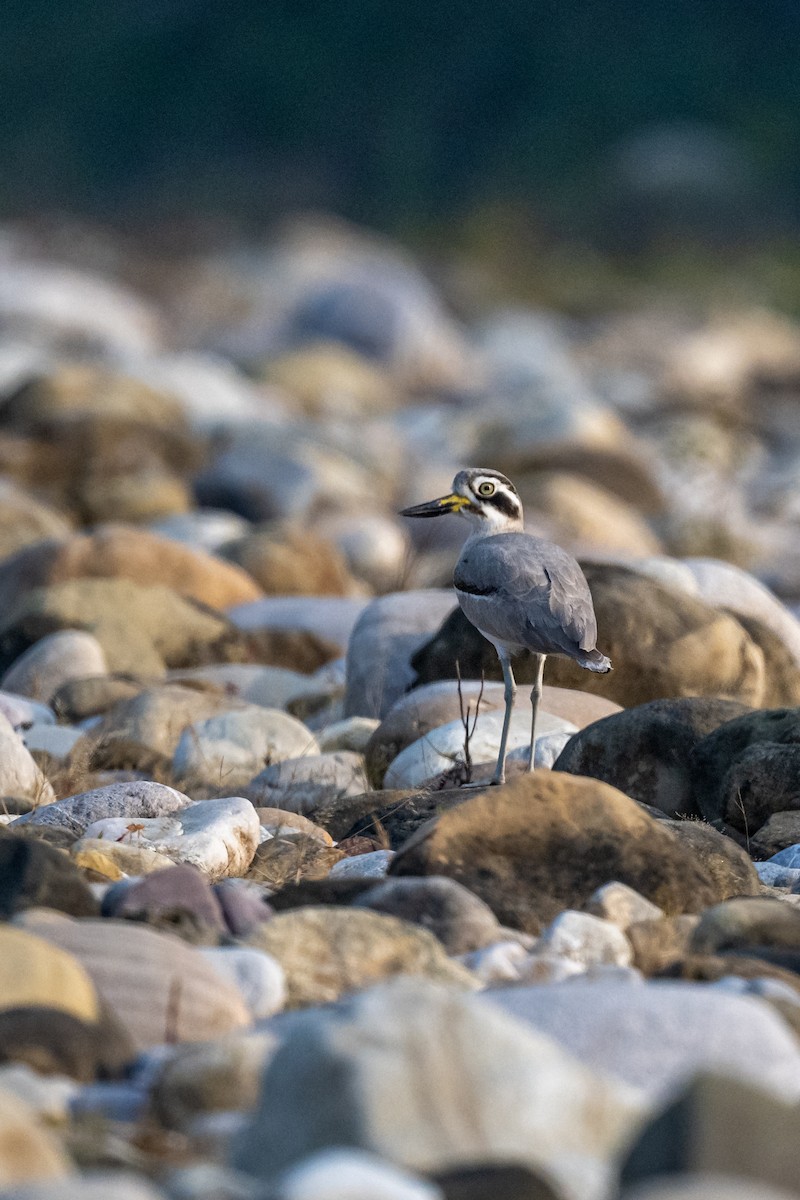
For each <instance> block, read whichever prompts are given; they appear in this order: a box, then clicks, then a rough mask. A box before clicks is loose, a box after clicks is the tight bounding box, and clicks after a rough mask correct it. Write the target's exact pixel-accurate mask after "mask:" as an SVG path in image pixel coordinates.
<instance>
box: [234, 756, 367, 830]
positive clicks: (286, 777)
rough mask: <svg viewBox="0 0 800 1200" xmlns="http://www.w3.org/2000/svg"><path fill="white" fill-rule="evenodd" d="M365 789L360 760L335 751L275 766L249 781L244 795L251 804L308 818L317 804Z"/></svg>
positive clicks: (365, 782) (361, 761)
mask: <svg viewBox="0 0 800 1200" xmlns="http://www.w3.org/2000/svg"><path fill="white" fill-rule="evenodd" d="M368 790H369V783H368V781H367V776H366V773H365V770H364V759H363V757H362V756H361V755H360V754H353V753H352V752H351V751H349V750H337V751H336V752H335V753H333V754H315V755H309V756H308V757H307V758H289V759H286V760H285V761H284V762H280V763H275V764H274V766H271V767H267V768H266V770H264V771H261V772H260V774H258V775H256V776H255V778H254V779H252V780H251V781H250V783H249V785H248V787H247V794H248V795H249V796H250V797H251V799H253V802H254V803H255V804H258V805H264V806H267V807H273V808H285V809H287V811H288V812H294V813H301V814H302V815H303V816H308V815H309V814H311V813H313V812H314V811H315V810H316V809H317V808H318V807H319V805H320V804H324V803H327V802H329V801H332V800H338V799H341V797H343V796H358V795H360V794H361V792H366V791H368Z"/></svg>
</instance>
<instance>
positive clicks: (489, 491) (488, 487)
mask: <svg viewBox="0 0 800 1200" xmlns="http://www.w3.org/2000/svg"><path fill="white" fill-rule="evenodd" d="M478 495H480V496H492V495H494V484H493V483H482V484H481V485H480V487H479V488H478Z"/></svg>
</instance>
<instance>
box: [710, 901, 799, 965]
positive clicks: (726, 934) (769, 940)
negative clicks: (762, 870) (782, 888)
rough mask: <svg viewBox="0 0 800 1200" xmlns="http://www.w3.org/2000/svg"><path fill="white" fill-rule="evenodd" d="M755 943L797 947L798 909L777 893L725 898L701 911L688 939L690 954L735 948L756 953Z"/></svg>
mask: <svg viewBox="0 0 800 1200" xmlns="http://www.w3.org/2000/svg"><path fill="white" fill-rule="evenodd" d="M758 947H762V948H766V947H770V948H774V949H778V950H791V951H797V950H800V910H799V909H797V908H795V907H794V906H793V905H791V904H787V903H786V901H785V900H781V899H778V898H777V897H776V898H775V899H774V900H773V899H771V898H768V897H766V896H748V897H746V898H743V899H736V900H726V901H725V902H724V903H722V904H715V905H714V906H713V907H712V908H709V909H707V910H706V912H704V913H703V915H702V917H701V919H700V922H699V924H698V926H697V929H696V930H695V931H694V934H693V935H692V941H691V950H692V952H693V953H694V954H719V953H721V952H724V951H736V952H737V953H744V954H751V953H753V954H755V955H756V956H757V955H758Z"/></svg>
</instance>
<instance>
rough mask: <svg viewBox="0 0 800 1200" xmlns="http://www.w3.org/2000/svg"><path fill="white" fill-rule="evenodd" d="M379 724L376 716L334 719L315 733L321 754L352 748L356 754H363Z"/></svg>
mask: <svg viewBox="0 0 800 1200" xmlns="http://www.w3.org/2000/svg"><path fill="white" fill-rule="evenodd" d="M379 725H380V721H379V720H378V719H377V717H345V719H344V720H343V721H334V722H333V724H332V725H325V726H324V727H323V728H322V729H320V730H319V732H318V733H317V741H318V742H319V748H320V750H321V751H322V753H323V754H327V752H328V751H329V750H354V751H355V753H356V754H363V753H364V749H365V747H366V745H367V742H368V741H369V739H370V738H371V737H372V735H373V733H374V732H375V730H376V729H377V728H378V726H379Z"/></svg>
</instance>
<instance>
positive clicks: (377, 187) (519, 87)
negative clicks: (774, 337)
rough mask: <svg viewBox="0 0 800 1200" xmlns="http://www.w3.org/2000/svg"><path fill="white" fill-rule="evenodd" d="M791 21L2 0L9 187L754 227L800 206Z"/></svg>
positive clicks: (372, 4)
mask: <svg viewBox="0 0 800 1200" xmlns="http://www.w3.org/2000/svg"><path fill="white" fill-rule="evenodd" d="M798 34H800V6H798V4H797V3H796V0H762V2H761V3H758V4H755V3H750V2H748V0H744V2H743V0H738V2H737V0H731V2H720V0H672V2H671V3H670V4H664V3H663V2H661V0H658V2H656V0H615V3H614V4H613V5H609V4H605V3H597V2H592V0H549V2H543V0H501V2H500V3H494V4H485V3H480V2H478V0H449V2H448V3H423V2H417V3H412V2H409V0H405V2H404V0H395V3H387V2H386V0H339V2H338V3H337V4H330V3H324V2H320V0H316V2H315V0H283V2H276V0H267V2H263V0H262V2H258V0H226V3H224V4H215V3H210V2H209V0H135V2H134V0H115V2H114V3H111V4H98V3H96V0H61V2H59V0H6V3H5V4H4V5H3V13H2V39H1V40H0V80H1V81H2V96H3V103H2V106H1V107H0V157H1V159H2V163H3V170H2V173H0V203H2V206H3V210H4V211H5V212H6V213H24V212H27V211H32V210H41V209H42V208H46V207H48V206H71V207H74V208H79V209H84V210H89V211H100V212H103V211H106V212H109V211H110V212H120V211H122V212H125V211H128V212H136V211H137V210H139V211H143V210H144V211H147V212H149V211H151V210H157V209H158V208H159V207H161V208H164V209H167V210H169V209H173V210H179V209H180V208H181V207H184V208H185V207H187V206H191V207H195V208H197V209H203V208H206V209H210V210H220V209H221V210H225V211H230V212H233V213H235V214H238V215H245V216H246V215H258V216H265V215H266V216H271V215H274V214H275V213H280V212H282V211H286V210H287V209H289V208H292V207H299V206H307V205H309V204H316V205H322V206H326V207H329V208H333V209H336V210H338V211H340V212H342V213H344V214H346V215H349V216H352V217H355V218H357V219H361V220H367V221H370V222H372V223H374V224H377V225H379V226H383V227H387V228H398V227H403V226H405V227H408V226H411V225H413V224H414V223H415V222H431V221H432V220H434V219H439V218H441V217H442V216H447V215H448V214H450V213H455V214H462V213H464V212H468V211H470V210H471V209H473V208H478V207H480V206H481V205H483V204H487V203H496V202H498V201H500V202H505V201H510V202H512V203H513V202H516V203H519V202H522V203H529V202H533V203H534V204H535V205H536V207H537V210H538V211H540V212H541V213H542V214H543V219H544V220H553V221H557V220H562V221H564V222H566V223H572V224H574V225H577V226H578V227H579V228H580V227H585V228H586V229H587V231H588V232H589V234H592V233H595V232H597V230H598V229H599V230H600V231H601V232H602V233H604V234H605V235H607V236H608V237H610V238H612V239H613V238H615V237H616V238H622V239H623V240H624V239H625V238H627V237H628V236H631V233H632V225H631V214H633V216H634V217H635V218H636V220H635V221H634V223H633V224H634V226H636V228H637V229H638V228H640V227H641V228H642V229H643V230H644V236H645V237H647V236H648V230H649V228H650V225H651V224H652V226H653V228H654V229H655V231H656V233H658V232H659V231H660V230H661V229H662V228H663V227H664V226H665V225H666V228H667V229H669V225H670V222H671V221H672V220H673V219H674V220H677V221H678V222H679V223H680V224H682V225H683V226H685V225H686V224H687V222H688V224H689V225H690V226H691V225H693V224H697V225H698V226H699V227H700V228H701V230H702V228H703V226H704V225H705V226H707V227H708V229H715V228H717V229H718V227H719V223H720V220H722V222H723V224H724V225H725V227H726V230H727V231H728V233H729V235H730V236H732V237H737V236H740V235H741V234H744V235H745V236H750V235H751V233H752V231H753V227H754V226H755V227H756V228H758V227H760V226H762V225H763V226H765V227H766V228H767V229H768V230H769V229H770V228H772V227H777V228H782V227H784V226H786V225H787V224H788V225H791V224H792V223H793V218H794V213H795V212H796V210H797V207H798V198H800V159H798V156H797V155H796V153H795V147H796V146H797V144H798V140H799V139H800V102H798V97H800V55H798ZM557 214H560V215H557ZM637 236H639V235H637Z"/></svg>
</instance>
